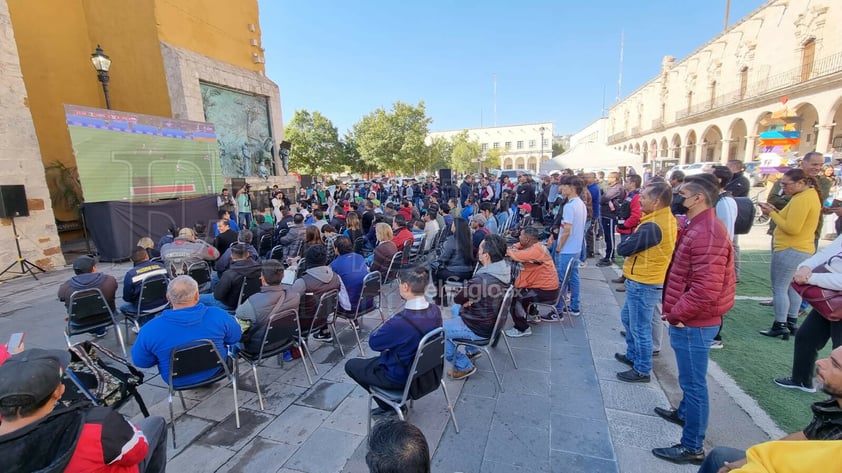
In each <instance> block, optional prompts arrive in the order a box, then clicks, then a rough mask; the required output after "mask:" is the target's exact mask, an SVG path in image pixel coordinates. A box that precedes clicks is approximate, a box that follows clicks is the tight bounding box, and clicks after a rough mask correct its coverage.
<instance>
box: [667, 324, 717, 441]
mask: <svg viewBox="0 0 842 473" xmlns="http://www.w3.org/2000/svg"><path fill="white" fill-rule="evenodd" d="M718 330H719V326H718V325H714V326H712V327H681V328H679V327H676V326H674V325H670V345H671V346H672V349H673V350H674V351H675V361H676V364H677V365H678V385H679V386H681V390H682V391H683V392H684V397H682V398H681V403H680V404H679V405H678V417H680V418H682V419H684V430H683V432H682V434H681V445H683V446H684V448H686V449H688V450H692V451H694V452H696V451H699V450H701V449H702V448H703V447H704V441H705V431H706V430H707V427H708V413H709V412H708V411H709V408H710V402H709V399H708V385H707V371H708V355H709V354H710V343H711V342H712V341H713V337H714V336H715V335H716V332H717V331H718Z"/></svg>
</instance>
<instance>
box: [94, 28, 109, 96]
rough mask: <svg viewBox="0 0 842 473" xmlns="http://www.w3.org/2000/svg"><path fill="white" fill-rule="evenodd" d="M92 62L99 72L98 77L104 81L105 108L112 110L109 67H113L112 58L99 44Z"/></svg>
mask: <svg viewBox="0 0 842 473" xmlns="http://www.w3.org/2000/svg"><path fill="white" fill-rule="evenodd" d="M91 62H92V63H93V65H94V69H96V72H97V79H99V81H100V82H102V92H103V93H104V94H105V108H107V109H109V110H111V96H109V95H108V69H110V68H111V59H109V57H108V56H106V55H105V53H103V52H102V48H101V47H100V46H99V45H98V44H97V45H96V51H94V53H93V54H91Z"/></svg>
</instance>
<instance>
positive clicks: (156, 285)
mask: <svg viewBox="0 0 842 473" xmlns="http://www.w3.org/2000/svg"><path fill="white" fill-rule="evenodd" d="M169 282H170V281H169V279H167V277H166V276H164V275H163V274H161V275H158V276H150V277H148V278H146V279H144V280H143V282H141V286H140V296H139V297H138V299H137V301H138V302H137V304H138V308H140V310H139V311H137V312H132V311H126V310H121V312H122V313H123V318H124V320H125V323H126V337H128V336H129V335H128V334H129V321H131V322H132V323H133V324H134V326H135V328H136V329H137V330H138V331H139V330H140V324H138V323H137V319H139V318H141V317H149V316H154V315H157V314H160V313H161V312H163V311H164V310H165V309H167V308H168V307H169V306H170V303H169V302H168V301H167V285H168V284H169ZM161 301H163V304H161ZM143 307H149V308H148V309H143Z"/></svg>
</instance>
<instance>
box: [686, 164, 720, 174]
mask: <svg viewBox="0 0 842 473" xmlns="http://www.w3.org/2000/svg"><path fill="white" fill-rule="evenodd" d="M718 164H719V163H716V162H713V161H703V162H701V163H693V164H690V165H688V166H687V168H686V169H683V171H684V175H685V176H692V175H694V174H701V173H703V172H704V171H705V168H706V167H708V166H716V165H718Z"/></svg>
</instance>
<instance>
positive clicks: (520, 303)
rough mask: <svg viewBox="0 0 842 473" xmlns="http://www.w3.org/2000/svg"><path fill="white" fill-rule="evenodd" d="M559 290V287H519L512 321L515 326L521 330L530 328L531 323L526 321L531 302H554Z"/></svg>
mask: <svg viewBox="0 0 842 473" xmlns="http://www.w3.org/2000/svg"><path fill="white" fill-rule="evenodd" d="M558 291H559V290H558V289H552V290H546V289H517V292H516V293H515V294H516V295H515V300H514V304H513V307H512V322H514V325H515V328H516V329H518V330H520V331H521V332H523V331H525V330H526V329H528V328H529V323H527V322H526V314H527V310H528V309H529V304H532V303H533V302H544V303H550V302H554V301H555V299H556V297H558Z"/></svg>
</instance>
